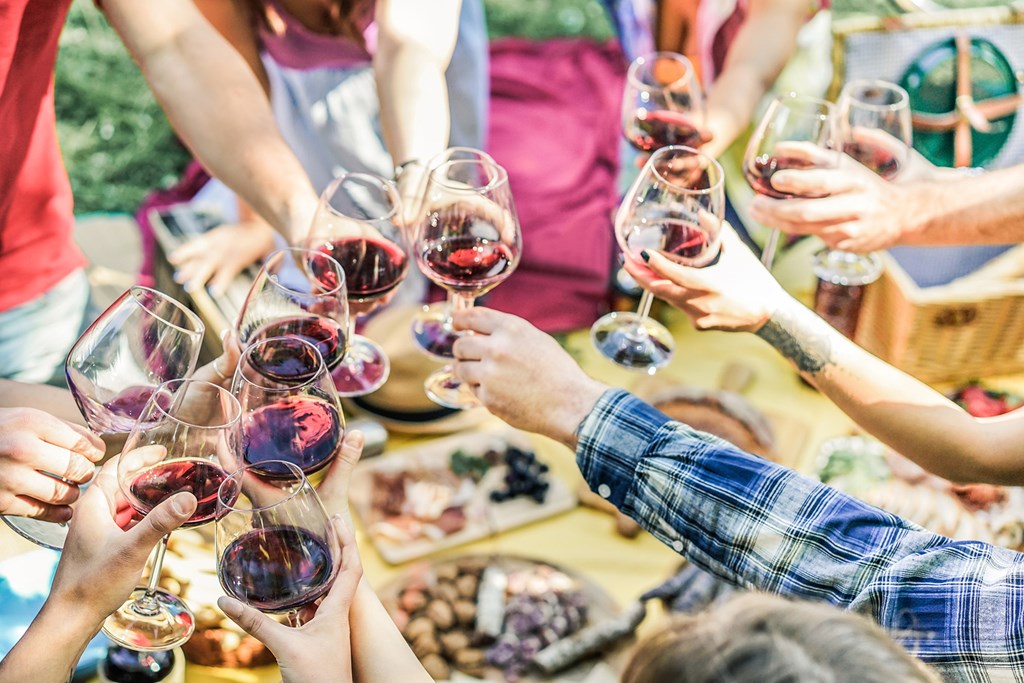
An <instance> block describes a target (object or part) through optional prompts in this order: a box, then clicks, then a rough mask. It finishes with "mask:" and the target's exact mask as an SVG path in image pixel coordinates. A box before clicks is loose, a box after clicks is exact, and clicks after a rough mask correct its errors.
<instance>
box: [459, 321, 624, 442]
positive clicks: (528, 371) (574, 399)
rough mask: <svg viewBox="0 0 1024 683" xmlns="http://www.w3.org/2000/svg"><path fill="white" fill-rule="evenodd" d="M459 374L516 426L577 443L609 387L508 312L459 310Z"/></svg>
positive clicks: (541, 334)
mask: <svg viewBox="0 0 1024 683" xmlns="http://www.w3.org/2000/svg"><path fill="white" fill-rule="evenodd" d="M453 320H454V323H455V327H456V329H460V330H469V331H471V332H472V333H473V334H468V335H462V336H460V337H459V339H458V340H457V341H456V342H455V345H454V348H453V353H454V355H455V363H454V370H455V375H456V376H457V377H458V378H459V379H461V380H462V381H463V382H466V383H467V384H468V385H469V386H470V387H471V388H472V390H473V393H474V394H476V397H477V398H478V399H480V402H481V403H483V404H484V406H486V408H487V409H488V410H489V411H491V412H492V413H494V414H495V415H497V416H498V417H500V418H501V419H503V420H505V422H507V423H509V424H510V425H512V426H513V427H519V428H521V429H525V430H528V431H531V432H537V433H539V434H545V435H547V436H549V437H551V438H553V439H557V440H559V441H561V442H562V443H565V444H567V445H570V446H573V445H575V440H576V437H575V431H576V427H577V426H579V424H580V422H582V421H583V418H585V417H586V416H587V415H588V414H589V413H590V411H591V410H592V409H593V407H594V404H596V403H597V400H598V399H599V398H600V397H601V394H603V393H604V392H605V390H606V389H607V387H606V386H605V385H603V384H601V383H600V382H598V381H596V380H594V379H591V378H590V377H589V376H587V374H586V373H584V372H583V370H581V369H580V367H579V365H577V364H576V361H575V360H573V359H572V357H571V356H570V355H569V354H568V353H566V352H565V351H564V350H563V349H562V347H561V346H559V345H558V342H556V341H555V340H554V339H552V338H551V337H550V336H548V335H547V334H545V333H544V332H541V331H540V330H538V329H537V328H536V327H534V326H533V325H531V324H530V323H528V322H526V321H525V320H523V319H522V318H518V317H516V316H514V315H509V314H508V313H499V312H498V311H494V310H491V309H487V308H471V309H469V310H467V311H457V312H456V313H455V314H454V316H453Z"/></svg>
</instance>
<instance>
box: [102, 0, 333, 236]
mask: <svg viewBox="0 0 1024 683" xmlns="http://www.w3.org/2000/svg"><path fill="white" fill-rule="evenodd" d="M103 7H104V10H105V11H106V14H107V18H108V19H109V20H110V23H111V25H113V27H114V28H115V29H116V30H117V32H118V33H119V34H120V36H121V38H122V40H124V42H125V45H127V46H128V49H129V50H130V51H131V53H132V55H133V56H134V57H135V60H136V61H137V62H138V63H139V67H140V68H141V69H142V73H143V74H144V75H145V76H146V80H147V81H149V85H150V87H151V88H152V89H153V93H154V94H155V95H156V98H157V100H158V101H159V102H160V104H161V106H163V108H164V111H165V112H166V113H167V116H168V118H169V119H170V121H171V124H172V125H173V126H174V128H175V130H176V131H178V133H179V134H180V135H181V137H182V138H183V139H184V141H185V143H186V144H187V145H188V146H189V148H190V149H191V150H192V151H193V153H194V154H195V155H196V157H197V158H198V159H199V160H200V161H202V162H203V164H204V165H205V166H206V167H207V168H209V169H210V171H211V172H212V173H213V174H214V175H216V176H217V177H218V178H221V179H222V180H223V181H224V182H225V183H226V184H227V185H229V186H230V187H231V188H232V189H234V190H235V191H236V192H237V193H238V194H239V195H241V196H242V197H243V198H244V199H245V200H246V201H247V202H248V203H249V204H250V205H252V206H253V208H254V209H256V211H257V212H258V213H259V214H260V215H261V216H263V217H264V218H266V219H267V221H268V222H269V223H270V224H271V225H273V226H274V227H275V228H276V229H277V230H279V231H280V232H281V233H282V234H284V235H285V237H287V238H288V240H289V241H290V242H297V241H300V240H301V239H302V237H304V236H305V234H306V232H307V230H308V229H309V225H310V221H311V219H312V216H313V213H314V212H315V210H316V202H317V196H316V193H315V192H314V191H313V187H312V185H311V184H310V182H309V179H308V178H307V177H306V173H305V171H303V169H302V166H301V165H300V164H299V162H298V160H297V159H296V158H295V156H294V155H293V154H292V152H291V150H290V149H289V148H288V145H287V144H285V142H284V140H283V139H281V136H280V135H279V134H278V132H277V127H276V125H275V123H274V119H273V116H272V114H271V112H270V106H269V104H268V103H267V98H266V96H265V94H264V93H263V90H262V88H261V87H260V84H259V81H258V80H257V79H256V77H255V76H254V75H253V72H252V70H251V69H250V68H249V67H248V66H247V64H246V62H245V59H244V58H243V57H242V56H241V55H240V54H239V53H238V52H237V51H236V50H234V49H233V48H232V47H231V45H230V44H229V43H228V42H227V41H226V40H225V39H224V38H223V37H222V36H221V35H220V34H218V33H217V31H216V30H215V29H214V28H213V27H212V26H211V25H210V24H209V22H207V21H206V20H205V19H204V18H203V16H202V14H200V12H199V11H198V10H197V9H196V6H195V5H194V4H193V3H192V1H191V0H160V1H159V2H156V1H155V0H105V2H104V5H103Z"/></svg>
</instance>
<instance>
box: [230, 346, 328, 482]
mask: <svg viewBox="0 0 1024 683" xmlns="http://www.w3.org/2000/svg"><path fill="white" fill-rule="evenodd" d="M282 358H284V359H285V361H286V362H282V361H281V360H280V359H282ZM268 368H269V370H268ZM231 393H233V394H234V395H235V397H236V398H237V399H238V402H239V404H240V405H241V408H242V429H241V457H242V460H243V462H245V463H246V464H248V465H253V466H254V471H258V472H260V473H261V474H262V475H263V476H265V477H267V478H270V479H273V478H275V477H279V476H285V477H287V476H290V474H289V470H287V469H282V468H280V467H275V466H274V465H273V463H276V462H278V461H281V460H286V461H288V462H291V463H294V464H295V465H297V466H298V467H299V468H300V469H301V470H302V472H303V473H304V474H306V475H310V474H313V473H314V472H318V471H319V470H321V469H323V468H324V467H326V466H327V465H328V464H329V463H330V462H331V461H332V460H333V459H334V456H335V455H337V453H338V450H339V448H340V447H341V440H342V437H343V436H344V433H345V417H344V414H343V413H342V410H341V403H340V401H339V399H338V394H337V391H336V390H335V388H334V381H333V380H332V379H331V375H330V373H328V372H327V366H326V365H325V364H324V361H323V358H321V356H320V352H319V351H318V350H317V348H316V347H315V346H314V345H313V344H310V343H309V342H308V341H306V340H305V339H301V338H299V337H268V338H266V339H260V340H258V341H256V342H253V343H252V344H250V345H249V346H248V347H247V348H246V349H245V351H243V352H242V357H241V358H240V359H239V362H238V366H237V367H236V369H235V376H234V379H233V381H232V385H231ZM264 463H267V464H265V465H264Z"/></svg>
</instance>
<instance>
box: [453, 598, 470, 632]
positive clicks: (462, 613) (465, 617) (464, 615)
mask: <svg viewBox="0 0 1024 683" xmlns="http://www.w3.org/2000/svg"><path fill="white" fill-rule="evenodd" d="M452 610H453V611H454V612H455V618H456V619H458V621H459V624H460V625H461V626H472V625H473V622H474V621H476V603H475V602H472V601H470V600H456V601H455V604H454V605H453V606H452Z"/></svg>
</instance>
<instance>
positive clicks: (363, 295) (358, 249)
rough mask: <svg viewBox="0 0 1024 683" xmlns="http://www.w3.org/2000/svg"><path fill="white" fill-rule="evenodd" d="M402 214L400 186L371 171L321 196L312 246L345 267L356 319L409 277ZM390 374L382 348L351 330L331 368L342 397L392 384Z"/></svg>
mask: <svg viewBox="0 0 1024 683" xmlns="http://www.w3.org/2000/svg"><path fill="white" fill-rule="evenodd" d="M401 216H402V205H401V199H400V198H399V194H398V188H397V187H395V184H394V183H392V182H391V181H389V180H385V179H384V178H380V177H378V176H375V175H370V174H368V173H346V174H343V175H341V176H339V177H337V178H335V179H334V180H333V181H331V183H330V184H329V185H328V186H327V188H326V189H325V190H324V191H323V193H322V194H321V195H320V203H319V206H318V208H317V212H316V216H315V217H314V219H313V226H312V228H311V229H310V234H309V237H308V238H307V244H308V246H310V247H311V248H313V249H319V250H320V251H322V252H323V253H325V254H329V255H331V256H332V257H334V258H335V259H336V260H337V261H338V263H339V264H340V265H341V268H342V270H343V271H344V272H345V278H346V281H347V293H348V300H349V305H350V308H351V311H352V313H353V317H354V316H355V315H365V314H367V313H370V312H372V311H373V310H374V309H376V308H377V307H379V306H381V305H382V304H384V303H386V302H387V301H388V299H389V297H390V296H391V295H392V294H393V293H394V291H395V290H396V289H397V288H398V286H399V284H401V282H402V281H403V280H404V279H405V276H406V273H407V271H408V268H409V257H408V252H409V248H408V244H407V242H406V238H405V232H404V231H403V229H402V227H401V225H400V221H401ZM351 324H352V323H351V321H350V325H351ZM389 373H390V364H389V362H388V358H387V355H386V354H385V353H384V350H383V349H382V348H381V347H380V345H379V344H376V343H375V342H373V341H371V340H370V339H367V338H366V337H364V336H362V335H357V334H354V332H353V330H351V329H350V330H349V335H348V348H347V352H346V354H345V357H344V359H343V360H342V362H341V363H340V365H339V366H337V367H332V374H333V376H334V381H335V385H336V386H337V390H338V393H339V394H340V395H341V396H363V395H365V394H368V393H371V392H373V391H376V390H377V389H378V388H380V386H381V385H382V384H384V382H386V381H387V378H388V374H389Z"/></svg>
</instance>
